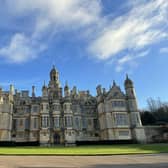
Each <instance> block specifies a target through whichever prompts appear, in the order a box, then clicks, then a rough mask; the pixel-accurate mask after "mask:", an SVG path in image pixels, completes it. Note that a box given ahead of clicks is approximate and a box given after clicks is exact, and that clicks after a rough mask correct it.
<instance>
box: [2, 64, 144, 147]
mask: <svg viewBox="0 0 168 168" xmlns="http://www.w3.org/2000/svg"><path fill="white" fill-rule="evenodd" d="M124 85H125V93H123V92H122V91H121V89H120V87H119V86H117V85H116V83H115V82H113V86H112V87H111V88H110V89H109V91H106V90H105V89H104V88H103V89H102V88H101V85H99V86H97V88H96V89H97V96H95V97H94V96H92V95H91V94H90V93H89V91H77V88H76V87H73V89H72V90H70V88H69V86H68V84H67V83H66V85H65V87H64V94H63V90H62V88H61V86H60V82H59V73H58V71H57V70H56V69H55V67H53V68H52V70H51V72H50V81H49V84H48V86H46V84H45V83H44V85H43V87H42V96H41V97H36V96H35V87H34V86H32V94H31V96H29V91H26V90H25V91H24V90H23V91H21V92H18V91H17V90H15V91H14V87H13V86H12V85H11V86H10V91H2V89H0V141H14V142H39V143H40V144H41V145H47V144H75V143H76V141H100V140H102V141H103V140H136V141H138V142H144V141H145V133H144V129H143V127H142V124H141V119H140V115H139V111H138V108H137V102H136V95H135V90H134V86H133V82H132V81H131V80H130V79H129V78H128V76H127V77H126V80H125V84H124Z"/></svg>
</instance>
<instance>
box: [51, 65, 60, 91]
mask: <svg viewBox="0 0 168 168" xmlns="http://www.w3.org/2000/svg"><path fill="white" fill-rule="evenodd" d="M59 86H60V82H59V72H58V71H57V70H56V68H55V66H53V68H52V70H51V71H50V82H49V87H50V88H59Z"/></svg>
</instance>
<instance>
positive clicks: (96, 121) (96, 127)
mask: <svg viewBox="0 0 168 168" xmlns="http://www.w3.org/2000/svg"><path fill="white" fill-rule="evenodd" d="M93 124H94V129H98V120H97V119H93Z"/></svg>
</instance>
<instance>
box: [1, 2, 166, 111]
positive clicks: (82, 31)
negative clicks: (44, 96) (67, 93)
mask: <svg viewBox="0 0 168 168" xmlns="http://www.w3.org/2000/svg"><path fill="white" fill-rule="evenodd" d="M53 64H55V65H56V67H57V69H58V70H59V72H60V81H61V84H62V86H64V84H65V81H66V80H67V81H68V83H69V85H70V87H73V86H74V85H76V86H77V87H78V89H79V90H87V89H89V90H90V91H91V93H92V94H93V95H95V93H96V91H95V90H96V89H95V88H96V86H97V85H98V84H102V87H105V88H106V89H108V88H109V86H110V85H111V84H112V81H113V80H116V83H117V84H118V85H120V86H121V89H122V90H124V87H123V82H124V79H125V74H126V73H128V74H129V76H130V78H131V79H132V80H133V81H134V84H135V88H136V92H137V97H138V101H139V107H140V108H144V107H145V106H146V99H147V98H149V97H153V98H157V97H160V98H161V100H163V101H168V74H167V72H168V1H167V0H61V1H60V0H47V1H46V0H12V1H11V0H0V85H1V86H2V87H3V89H4V90H7V89H8V85H9V84H10V83H12V84H14V85H15V87H16V88H17V89H30V90H31V86H32V85H35V86H36V92H37V95H41V87H42V85H43V81H44V80H45V81H46V82H48V80H49V71H50V69H51V68H52V65H53Z"/></svg>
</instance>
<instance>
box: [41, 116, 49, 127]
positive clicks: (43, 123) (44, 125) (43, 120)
mask: <svg viewBox="0 0 168 168" xmlns="http://www.w3.org/2000/svg"><path fill="white" fill-rule="evenodd" d="M48 126H49V123H48V116H43V117H42V127H43V128H47V127H48Z"/></svg>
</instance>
